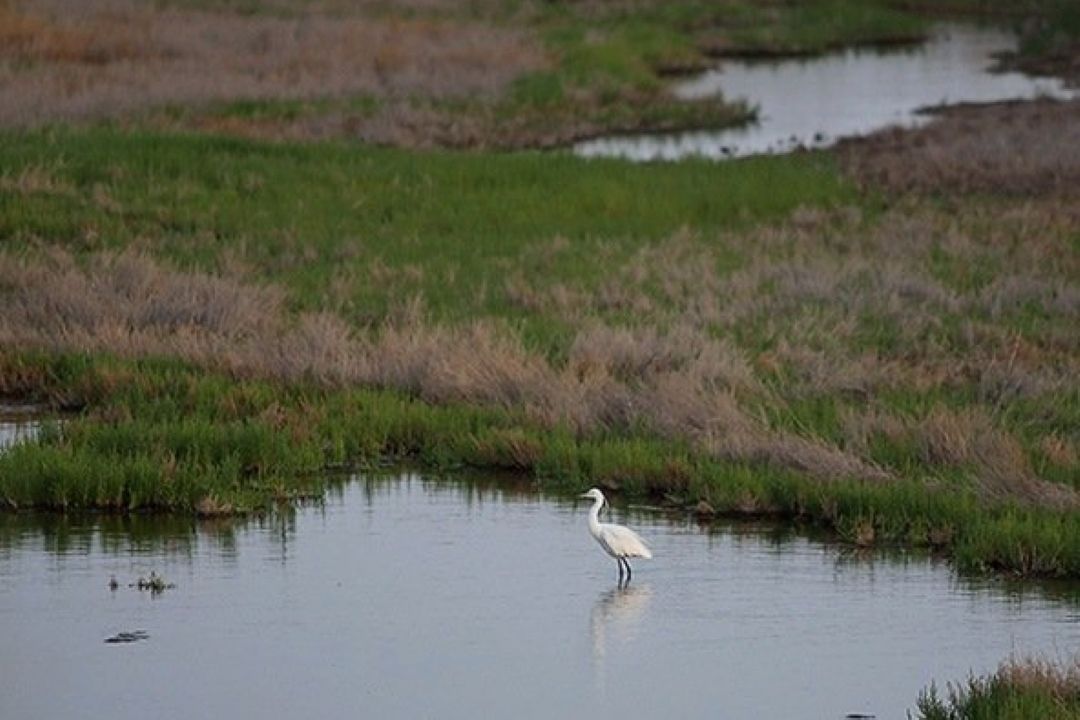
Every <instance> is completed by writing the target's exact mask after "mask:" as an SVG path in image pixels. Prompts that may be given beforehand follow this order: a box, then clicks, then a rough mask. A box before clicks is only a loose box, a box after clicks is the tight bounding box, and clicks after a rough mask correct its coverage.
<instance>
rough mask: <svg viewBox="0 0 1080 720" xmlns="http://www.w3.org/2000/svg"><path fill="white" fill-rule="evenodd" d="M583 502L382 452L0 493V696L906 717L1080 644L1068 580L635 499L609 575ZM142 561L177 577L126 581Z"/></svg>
mask: <svg viewBox="0 0 1080 720" xmlns="http://www.w3.org/2000/svg"><path fill="white" fill-rule="evenodd" d="M586 509H587V508H586V505H585V504H581V505H577V506H573V505H569V504H565V503H559V502H553V501H551V500H545V499H541V498H539V497H537V496H535V495H532V494H530V493H527V492H516V491H505V490H493V489H490V488H485V486H484V485H480V484H461V483H445V482H443V483H436V482H433V481H428V480H422V479H420V478H418V477H404V478H399V479H389V480H368V481H356V482H353V483H350V484H348V485H346V486H344V487H343V488H341V489H340V490H337V491H335V492H333V493H332V494H331V495H330V497H329V498H328V499H327V501H326V503H325V504H323V505H320V506H317V507H308V508H303V509H300V510H298V511H296V512H295V513H292V514H289V515H287V516H278V517H274V518H266V519H262V520H253V521H247V522H215V523H209V524H197V523H194V522H190V521H186V520H178V519H175V518H173V519H164V518H163V519H154V518H145V517H143V518H132V519H127V520H123V519H97V520H95V519H93V518H90V519H88V520H86V521H79V520H75V519H68V520H64V519H62V518H59V517H56V516H52V517H50V516H44V517H43V516H11V515H6V516H5V515H0V629H2V634H3V638H4V642H3V643H0V717H4V718H9V717H10V718H39V717H40V718H46V717H49V718H52V717H67V718H75V717H88V716H104V715H107V716H108V717H110V718H147V717H154V718H184V719H185V720H187V719H188V718H191V717H193V716H198V717H259V716H265V717H338V716H346V715H350V716H355V715H359V716H363V717H377V718H418V717H440V718H475V717H515V718H522V717H525V718H540V717H544V718H550V717H582V716H584V715H585V714H586V713H588V714H591V715H593V716H595V717H601V718H604V717H625V718H630V717H726V718H842V717H843V716H844V715H845V714H847V713H854V712H863V713H874V714H875V715H876V716H877V718H879V719H885V718H902V717H904V711H905V709H906V708H908V707H910V706H911V705H912V703H913V702H914V700H915V697H916V695H917V692H918V691H919V689H920V688H922V687H923V686H924V685H925V684H927V683H928V682H929V681H930V680H931V679H935V678H936V679H938V680H939V681H943V680H951V679H957V678H962V677H964V676H966V675H967V673H968V672H969V670H974V671H976V672H983V671H986V670H990V669H992V668H993V667H995V666H996V664H997V663H998V662H999V661H1000V660H1001V659H1003V658H1004V657H1005V656H1006V655H1008V654H1009V653H1010V652H1011V651H1014V650H1016V651H1047V652H1049V653H1051V654H1057V655H1063V654H1065V653H1067V652H1068V651H1075V650H1076V649H1077V648H1078V647H1080V601H1078V588H1077V587H1076V586H1075V585H1074V586H1066V587H1062V588H1057V589H1056V590H1055V589H1050V590H1048V589H1046V588H1027V589H1026V590H1023V589H1022V590H1017V589H1015V588H1008V587H1006V586H1004V585H1003V584H1001V583H996V582H987V583H983V584H971V583H967V582H964V581H961V580H958V579H957V578H956V576H955V575H954V574H953V573H952V572H951V571H950V570H949V568H948V566H947V565H945V564H943V563H940V562H935V561H932V560H929V559H925V558H923V559H918V558H910V557H908V558H904V557H898V556H892V557H886V556H880V555H879V556H859V555H851V554H845V553H842V552H840V551H839V550H838V548H836V547H834V546H827V545H823V544H821V543H818V542H814V541H812V540H810V539H807V538H805V537H801V536H798V535H795V534H791V533H783V532H779V531H777V530H775V529H769V528H765V527H755V526H747V525H742V526H726V527H722V528H718V529H716V530H715V531H714V532H711V533H706V532H702V531H701V530H700V529H698V528H697V527H696V526H693V525H691V524H689V523H683V522H671V521H670V520H667V519H665V518H664V517H662V516H660V515H657V514H642V513H636V514H634V515H632V516H631V517H630V518H629V521H630V522H631V523H632V524H633V525H634V526H635V527H636V528H637V529H638V530H639V531H640V532H641V534H642V535H644V536H645V538H646V539H647V540H648V541H649V543H650V544H651V545H652V547H653V549H654V551H655V554H656V559H655V560H653V561H651V562H638V563H636V565H635V575H634V580H633V583H632V584H631V585H630V587H629V589H628V590H619V589H617V588H616V582H615V580H616V577H615V565H614V563H613V562H611V561H610V560H608V559H607V558H606V556H604V555H602V554H601V552H600V550H599V548H598V547H597V546H595V544H594V543H593V541H592V539H591V538H590V537H589V536H588V535H587V531H586V526H585V517H586ZM617 519H619V520H621V521H626V520H627V517H626V516H625V515H623V514H619V515H618V517H617ZM151 570H154V571H156V572H158V573H159V574H162V575H163V576H164V577H166V578H167V579H168V580H169V581H170V582H174V583H176V587H175V588H172V589H169V590H166V591H165V592H164V593H162V594H160V595H158V596H151V595H150V594H149V593H147V592H140V591H139V590H137V589H135V588H130V587H127V583H129V582H133V581H134V580H135V579H136V578H137V577H139V576H146V575H148V574H149V572H150V571H151ZM112 575H115V576H116V578H117V579H118V580H119V581H120V583H121V585H120V587H119V589H117V590H115V591H112V590H110V589H109V588H108V587H107V582H108V580H109V577H110V576H112ZM137 631H143V632H145V633H146V634H147V636H148V637H147V638H146V639H142V640H136V641H135V642H131V643H126V644H124V643H116V644H108V643H106V642H105V640H106V639H107V638H110V637H115V636H117V635H118V634H119V633H122V632H129V633H135V632H137ZM133 637H138V636H137V635H135V636H133Z"/></svg>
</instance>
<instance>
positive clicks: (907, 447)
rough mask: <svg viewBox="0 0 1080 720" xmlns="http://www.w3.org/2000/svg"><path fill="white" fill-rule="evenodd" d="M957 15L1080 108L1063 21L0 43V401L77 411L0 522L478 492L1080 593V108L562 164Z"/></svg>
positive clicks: (85, 27) (40, 4)
mask: <svg viewBox="0 0 1080 720" xmlns="http://www.w3.org/2000/svg"><path fill="white" fill-rule="evenodd" d="M945 11H948V12H951V13H956V12H959V13H967V17H971V16H972V14H975V15H977V16H979V17H982V18H989V19H991V20H993V21H995V22H999V23H1014V24H1016V25H1018V26H1019V27H1020V28H1021V29H1022V44H1021V52H1020V53H1019V54H1017V55H1016V56H1014V57H1010V58H1003V59H1002V62H1003V63H1005V64H1007V65H1011V66H1014V67H1024V68H1029V69H1031V68H1037V69H1040V70H1043V71H1052V72H1055V73H1057V74H1060V75H1062V76H1064V77H1066V78H1069V79H1072V80H1074V81H1075V80H1076V79H1077V78H1080V71H1078V68H1080V65H1078V61H1077V58H1078V57H1080V44H1078V40H1077V38H1078V37H1080V16H1078V15H1077V13H1076V11H1075V6H1074V5H1073V4H1072V3H1069V2H1063V1H1057V0H1045V1H1039V2H1034V1H1032V2H1028V3H1023V4H1016V3H1006V2H1004V1H1002V2H998V1H997V0H957V2H952V3H948V7H947V8H937V7H935V8H934V9H933V12H931V11H930V10H929V9H928V8H927V7H926V4H925V3H907V2H887V1H885V0H807V1H806V2H770V3H756V2H754V3H751V2H743V1H742V0H728V1H727V2H721V3H702V2H697V0H678V2H664V3H652V2H644V3H637V2H635V3H630V2H613V3H608V2H604V3H600V2H588V1H586V2H543V3H541V2H531V1H529V0H523V1H522V2H502V1H500V0H480V1H479V2H477V1H470V2H448V3H439V4H436V3H429V2H423V1H422V0H415V1H414V0H407V1H404V2H389V3H387V2H375V1H371V2H366V1H365V2H360V3H344V2H337V1H336V0H324V1H323V2H318V1H316V0H312V1H311V2H305V1H303V0H273V1H270V2H247V1H246V0H237V1H236V2H229V3H224V4H222V3H208V2H201V1H199V0H173V1H171V2H158V3H154V4H145V3H136V2H131V1H130V0H109V1H108V2H102V3H94V4H93V5H92V6H90V5H87V4H84V3H78V2H73V1H71V0H32V1H31V0H25V1H21V2H20V1H15V0H5V1H0V98H2V101H0V397H2V398H4V399H6V400H13V401H17V402H35V403H44V404H45V405H47V406H49V407H50V408H52V409H55V410H61V411H64V412H65V415H64V417H63V420H62V421H58V422H46V423H45V425H44V428H43V430H42V432H41V433H40V434H39V436H38V437H37V438H36V439H34V440H33V441H31V442H26V443H22V444H19V445H18V446H16V447H14V448H12V449H10V450H7V451H4V452H3V453H0V510H3V511H23V510H31V509H37V510H52V511H68V510H75V509H94V510H100V511H110V512H117V513H136V512H144V511H158V512H173V513H178V514H183V515H192V514H197V515H201V516H212V515H228V514H233V513H244V512H251V511H259V510H262V509H265V508H267V507H269V506H270V505H271V504H273V503H275V502H281V503H288V502H290V501H293V500H296V499H297V498H301V497H319V496H320V494H321V493H322V491H323V489H324V486H325V484H326V483H327V482H328V478H329V477H331V473H330V472H328V471H334V470H342V469H354V468H374V467H381V466H385V465H388V464H393V463H409V464H414V465H416V464H419V465H422V466H424V467H428V468H436V469H439V470H452V469H455V468H462V467H475V468H488V469H505V470H511V471H514V472H516V473H519V474H524V475H527V476H529V477H531V478H533V479H535V481H536V483H537V484H538V486H539V487H542V488H547V489H550V490H552V491H554V492H564V491H565V492H569V491H572V490H579V489H581V488H584V487H588V486H590V485H599V486H602V487H604V488H606V489H608V490H610V491H613V494H615V495H616V496H618V497H622V498H637V499H639V500H645V499H647V500H648V501H650V502H653V503H656V504H663V505H665V506H668V507H672V508H683V509H686V510H688V511H689V510H693V511H695V512H696V513H698V514H699V515H700V516H701V517H703V518H708V517H710V516H714V515H727V516H763V517H773V518H777V519H781V520H785V521H792V522H797V523H803V524H813V525H818V526H822V527H824V528H826V529H828V530H830V531H832V532H833V533H834V534H835V535H836V536H837V537H839V538H840V539H841V540H843V541H845V542H849V543H851V544H853V545H858V546H869V545H895V546H900V547H919V548H924V549H926V550H927V551H929V552H934V553H940V554H944V555H946V556H948V557H951V558H952V559H953V561H954V562H955V563H956V564H957V566H958V567H959V568H961V569H962V570H964V571H971V572H998V573H1004V574H1008V575H1015V576H1024V577H1046V578H1065V579H1076V578H1078V577H1080V512H1078V509H1080V331H1078V328H1080V102H1052V101H1048V100H1045V101H1037V102H1032V103H1024V104H1015V105H1008V104H1005V105H997V106H989V107H964V108H955V109H949V110H944V111H941V112H940V113H939V116H938V118H937V119H936V120H935V122H934V123H932V124H930V125H929V126H927V127H926V128H923V129H920V130H914V131H896V132H887V133H882V134H879V135H876V136H872V137H870V138H866V139H862V140H858V141H850V142H845V143H843V144H841V145H840V146H839V147H837V148H836V149H834V150H831V151H828V152H819V153H797V154H793V155H788V156H776V157H762V158H750V159H745V160H739V161H732V162H726V163H709V162H703V161H693V160H691V161H684V162H679V163H675V164H643V165H633V164H628V163H624V162H621V161H614V160H584V159H580V158H575V157H573V156H571V155H569V154H567V153H565V152H559V151H555V152H540V151H538V150H537V149H538V148H550V147H554V146H559V145H564V144H566V143H567V142H569V141H571V140H574V139H577V138H582V137H589V136H594V135H598V134H604V133H611V132H620V131H637V130H671V129H688V128H698V127H719V126H724V125H729V124H734V123H740V122H745V121H746V120H747V119H748V118H751V117H752V116H753V113H754V109H753V108H751V107H746V106H744V105H742V104H739V103H732V102H728V101H726V100H723V99H716V100H710V101H707V102H687V101H682V100H679V99H677V98H675V97H674V96H673V95H672V94H670V93H669V92H668V90H667V87H668V84H667V80H666V79H665V78H666V77H667V76H669V75H671V74H677V73H685V72H689V71H693V70H696V69H699V68H702V67H705V66H706V65H707V64H709V63H710V62H712V60H710V58H715V57H723V56H726V55H754V56H762V57H772V56H779V55H792V54H795V55H798V54H813V53H818V52H822V51H824V50H827V49H829V48H836V47H845V46H850V45H855V44H858V45H889V44H898V43H900V44H902V43H912V42H916V41H918V40H919V39H920V38H921V37H923V35H924V33H925V32H926V29H927V27H928V26H929V23H930V22H931V21H932V20H933V19H934V18H935V17H937V16H936V15H935V14H934V13H937V12H945ZM225 38H228V39H229V41H228V42H225V41H224V40H223V39H225ZM510 150H513V151H515V152H508V151H510ZM1077 686H1078V682H1077V672H1076V667H1075V662H1073V663H1072V664H1069V663H1063V664H1062V663H1059V664H1058V665H1048V664H1046V663H1043V662H1039V661H1031V662H1027V661H1015V662H1010V663H1008V664H1006V665H1003V666H1002V668H1001V669H1000V671H999V672H998V673H997V674H996V675H994V676H991V677H989V678H984V679H972V680H971V681H970V682H969V683H967V684H962V685H953V686H949V687H948V688H946V690H945V691H944V692H939V691H938V690H937V689H934V690H928V692H927V693H926V694H925V695H924V697H923V698H921V700H920V702H919V706H918V712H919V713H920V717H922V718H925V719H926V720H939V719H941V718H949V719H953V718H956V719H961V718H984V717H993V718H1021V717H1024V718H1027V717H1046V718H1053V717H1060V718H1075V717H1078V715H1080V700H1078V698H1080V695H1078V693H1077Z"/></svg>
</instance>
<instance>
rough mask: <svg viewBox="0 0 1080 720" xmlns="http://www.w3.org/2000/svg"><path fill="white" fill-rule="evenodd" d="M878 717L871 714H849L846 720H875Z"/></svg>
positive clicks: (845, 717)
mask: <svg viewBox="0 0 1080 720" xmlns="http://www.w3.org/2000/svg"><path fill="white" fill-rule="evenodd" d="M876 717H877V715H871V714H869V713H848V714H847V715H845V716H844V720H874V719H875V718H876Z"/></svg>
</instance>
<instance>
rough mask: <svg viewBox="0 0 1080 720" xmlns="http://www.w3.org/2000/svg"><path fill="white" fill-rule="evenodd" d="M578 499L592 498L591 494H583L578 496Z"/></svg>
mask: <svg viewBox="0 0 1080 720" xmlns="http://www.w3.org/2000/svg"><path fill="white" fill-rule="evenodd" d="M578 497H580V498H587V497H590V495H589V493H581V494H580V495H578Z"/></svg>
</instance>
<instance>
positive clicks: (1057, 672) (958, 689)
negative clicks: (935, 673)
mask: <svg viewBox="0 0 1080 720" xmlns="http://www.w3.org/2000/svg"><path fill="white" fill-rule="evenodd" d="M916 708H917V710H916V712H917V714H916V716H915V717H916V718H917V720H1034V718H1038V720H1076V718H1080V658H1078V657H1076V656H1074V657H1072V658H1071V659H1067V660H1064V661H1060V662H1051V661H1047V660H1041V659H1035V658H1027V659H1017V658H1011V659H1009V660H1008V661H1006V662H1005V663H1003V664H1002V665H1001V667H1000V668H998V671H997V672H996V673H994V674H993V675H990V676H988V677H982V678H976V677H972V678H970V679H969V680H968V681H967V682H966V683H956V684H953V683H949V684H948V685H947V687H946V692H945V696H944V697H942V696H941V694H940V693H939V692H938V690H937V687H936V686H934V685H931V686H930V688H929V689H927V690H925V691H924V692H923V693H922V694H921V695H920V696H919V699H918V703H917V705H916ZM909 717H910V713H909Z"/></svg>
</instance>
